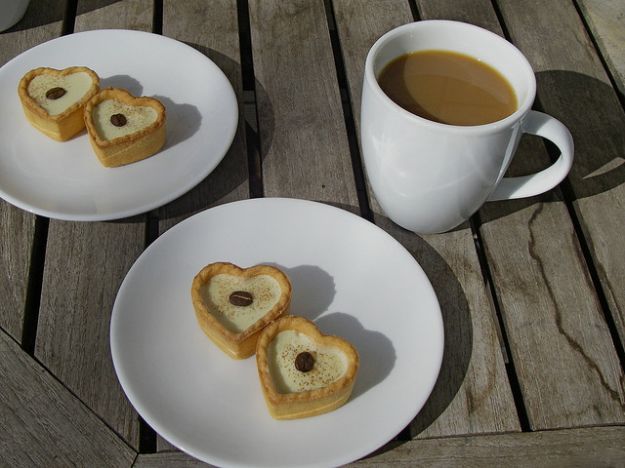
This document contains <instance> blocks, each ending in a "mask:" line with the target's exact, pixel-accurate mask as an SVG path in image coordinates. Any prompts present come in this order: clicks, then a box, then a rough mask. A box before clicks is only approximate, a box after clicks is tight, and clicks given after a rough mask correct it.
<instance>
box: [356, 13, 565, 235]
mask: <svg viewBox="0 0 625 468" xmlns="http://www.w3.org/2000/svg"><path fill="white" fill-rule="evenodd" d="M441 51H443V52H441ZM413 61H419V62H421V61H423V62H427V63H426V64H425V65H424V66H423V70H425V71H426V72H427V73H431V74H433V75H434V78H432V79H429V80H428V81H430V82H431V83H430V85H431V86H432V87H431V88H429V89H425V90H423V89H419V88H420V87H421V86H424V87H425V86H430V85H428V84H425V85H419V86H416V87H415V89H410V90H403V91H402V90H401V88H406V87H408V88H409V87H411V85H410V84H408V85H406V84H405V83H401V80H403V78H402V77H401V75H402V74H404V73H405V70H406V69H407V68H408V66H409V65H410V64H411V62H413ZM441 64H442V65H441ZM482 65H484V66H485V67H486V71H484V68H483V67H482ZM395 66H396V67H397V68H398V69H399V71H394V67H395ZM463 67H465V68H463ZM417 68H421V66H419V67H417ZM467 69H472V70H477V76H478V78H477V81H475V80H474V81H473V82H472V81H471V79H470V80H469V82H468V83H467V82H466V79H465V78H466V76H467V73H465V72H464V71H462V70H467ZM459 70H460V71H459ZM385 73H389V74H390V75H389V77H391V78H393V77H394V79H393V80H391V79H389V81H390V82H391V83H390V84H389V85H388V86H387V85H386V84H385V82H386V78H385V77H384V75H385ZM427 73H426V74H427ZM393 75H394V76H393ZM498 75H500V77H499V76H498ZM398 79H399V82H400V83H399V84H397V83H398ZM417 79H421V78H417ZM463 80H464V82H463V83H460V81H463ZM502 80H503V83H504V84H502ZM408 81H410V80H408ZM432 83H433V84H432ZM505 83H507V84H508V85H509V87H510V88H511V90H512V94H513V95H514V99H512V97H511V95H510V90H509V89H507V85H506V84H505ZM439 85H440V86H439ZM476 85H477V86H476ZM500 85H501V86H500ZM474 87H480V88H482V90H481V92H482V94H481V96H482V97H481V98H480V99H478V100H477V107H476V103H475V102H474V103H470V102H469V103H467V102H466V99H467V98H469V95H471V94H472V93H473V91H474V90H473V88H474ZM398 91H402V93H403V97H397V96H395V93H396V92H398ZM404 91H405V92H404ZM448 93H451V94H448ZM489 93H490V94H491V95H492V94H493V93H494V94H495V96H494V97H492V100H494V101H496V104H494V105H493V106H492V107H494V108H495V109H494V112H493V113H491V112H490V111H489V112H486V110H485V109H483V108H482V109H480V108H479V107H480V106H482V107H488V106H489V105H487V104H480V102H482V98H484V94H489ZM406 95H408V96H406ZM448 96H452V97H451V98H449V97H448ZM535 96H536V78H535V76H534V71H533V70H532V67H531V66H530V64H529V62H528V61H527V59H526V58H525V57H524V56H523V54H522V53H521V52H520V51H519V50H518V49H517V48H516V47H514V46H513V45H512V44H511V43H510V42H508V41H506V40H505V39H504V38H502V37H500V36H498V35H496V34H494V33H492V32H490V31H487V30H485V29H482V28H480V27H478V26H474V25H471V24H467V23H461V22H457V21H446V20H428V21H417V22H415V23H410V24H405V25H403V26H399V27H398V28H395V29H393V30H391V31H389V32H388V33H386V34H384V35H383V36H382V37H381V38H380V39H378V40H377V41H376V42H375V44H374V45H373V46H372V47H371V49H370V50H369V53H368V55H367V60H366V62H365V73H364V80H363V90H362V108H361V112H360V120H361V124H360V142H361V149H362V155H363V160H364V166H365V170H366V173H367V178H368V180H369V183H370V186H371V188H372V189H373V193H374V195H375V198H376V200H377V201H378V203H379V204H380V207H381V208H382V210H383V211H384V213H385V214H386V215H387V216H388V217H389V218H390V219H391V220H392V221H394V222H395V223H397V224H399V225H400V226H402V227H404V228H406V229H409V230H411V231H413V232H416V233H419V234H432V233H437V232H444V231H448V230H450V229H453V228H454V227H456V226H458V225H459V224H461V223H462V222H464V221H466V220H467V219H468V218H469V217H470V216H471V215H472V214H473V213H475V212H476V211H477V210H478V209H479V208H480V206H482V204H483V203H484V202H486V201H489V200H507V199H512V198H521V197H529V196H532V195H537V194H539V193H543V192H546V191H547V190H550V189H552V188H553V187H555V186H556V185H557V184H559V183H560V182H561V181H562V179H564V177H566V175H567V174H568V172H569V170H570V168H571V165H572V164H573V139H572V138H571V134H570V133H569V131H568V130H567V128H566V127H565V126H564V125H562V123H560V122H559V121H558V120H557V119H555V118H553V117H551V116H549V115H546V114H543V113H541V112H536V111H533V110H532V109H531V107H532V104H533V102H534V97H535ZM484 99H486V98H484ZM489 99H491V98H489ZM457 100H460V102H455V101H457ZM451 101H454V102H451ZM491 102H492V101H491ZM415 103H416V105H417V106H418V107H421V108H425V112H426V113H422V112H421V111H420V110H419V109H417V108H410V106H411V105H413V104H415ZM452 104H453V105H452ZM448 105H449V106H448ZM465 106H469V107H471V106H472V107H473V108H472V109H469V110H468V112H464V109H462V108H463V107H465ZM406 108H408V110H406ZM441 109H442V110H441ZM524 133H528V134H533V135H538V136H541V137H543V138H546V139H548V140H550V141H551V142H553V143H554V144H555V145H556V146H557V147H558V149H559V150H560V156H559V157H558V159H557V160H556V161H555V162H554V163H553V164H552V165H551V166H549V167H547V168H546V169H543V170H542V171H540V172H537V173H535V174H530V175H527V176H523V177H504V174H505V172H506V170H507V169H508V166H509V165H510V162H511V161H512V158H513V157H514V154H515V152H516V149H517V147H518V144H519V140H520V139H521V136H522V135H523V134H524Z"/></svg>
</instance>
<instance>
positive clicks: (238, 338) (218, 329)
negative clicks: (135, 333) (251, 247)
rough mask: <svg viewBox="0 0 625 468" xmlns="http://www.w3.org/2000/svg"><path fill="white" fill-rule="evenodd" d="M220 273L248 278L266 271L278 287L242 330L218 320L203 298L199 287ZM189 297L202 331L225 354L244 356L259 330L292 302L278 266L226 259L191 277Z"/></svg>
mask: <svg viewBox="0 0 625 468" xmlns="http://www.w3.org/2000/svg"><path fill="white" fill-rule="evenodd" d="M219 274H226V275H232V276H237V277H240V278H242V279H249V278H253V277H255V276H259V275H268V276H271V277H272V278H273V279H275V280H276V281H277V283H278V285H279V287H280V296H279V298H278V300H277V302H276V303H275V304H274V305H273V307H271V309H270V310H268V311H267V312H266V313H265V314H264V315H263V316H262V317H260V318H259V319H258V320H257V321H255V322H254V323H253V324H252V325H251V326H249V327H248V328H246V329H245V330H243V331H241V332H236V331H233V330H231V329H229V328H228V327H226V326H225V325H224V324H223V323H222V322H220V321H219V320H218V319H217V318H216V315H215V311H214V310H211V305H210V304H207V303H206V301H205V300H204V298H203V295H202V290H203V289H204V288H207V287H208V285H209V283H210V282H211V280H212V278H214V277H215V276H216V275H219ZM191 300H192V301H193V308H194V309H195V316H196V318H197V321H198V323H199V324H200V327H201V328H202V330H203V331H204V333H205V334H206V335H207V336H208V337H209V338H210V339H211V340H212V341H213V342H214V343H215V344H216V345H217V346H218V347H219V348H220V349H221V350H222V351H223V352H224V353H226V354H227V355H229V356H230V357H232V358H234V359H245V358H247V357H250V356H251V355H252V354H254V352H255V351H256V342H257V341H258V337H259V335H260V332H261V331H262V330H263V328H265V327H266V326H267V325H268V324H270V323H271V322H272V321H274V320H276V319H277V318H278V317H280V316H281V315H283V314H285V313H287V312H288V309H289V306H290V304H291V282H290V281H289V279H288V277H287V276H286V275H285V274H284V273H283V272H282V271H281V270H279V269H278V268H276V267H273V266H269V265H256V266H253V267H250V268H240V267H238V266H237V265H234V264H232V263H227V262H216V263H211V264H209V265H207V266H205V267H204V268H202V270H200V272H199V273H198V274H197V275H195V278H193V284H192V286H191Z"/></svg>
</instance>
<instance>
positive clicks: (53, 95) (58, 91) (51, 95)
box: [46, 86, 67, 100]
mask: <svg viewBox="0 0 625 468" xmlns="http://www.w3.org/2000/svg"><path fill="white" fill-rule="evenodd" d="M65 93H67V91H65V90H64V89H63V88H60V87H58V86H57V87H56V88H50V89H49V90H48V91H47V92H46V98H48V99H52V100H54V99H58V98H61V97H63V96H64V95H65Z"/></svg>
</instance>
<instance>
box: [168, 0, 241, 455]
mask: <svg viewBox="0 0 625 468" xmlns="http://www.w3.org/2000/svg"><path fill="white" fill-rule="evenodd" d="M163 34H164V35H165V36H169V37H172V38H174V39H177V40H179V41H183V42H185V43H186V44H188V45H190V46H192V47H194V48H195V49H197V50H199V51H200V52H202V53H203V54H204V55H206V56H207V57H209V58H210V59H211V60H212V61H213V62H215V64H217V66H219V68H220V69H221V70H222V71H223V72H224V73H225V74H226V76H227V77H228V79H229V81H230V83H231V84H232V86H233V88H234V90H235V93H236V95H237V101H238V105H239V126H238V129H237V134H236V135H235V137H234V142H233V144H232V146H231V147H230V150H229V151H228V153H227V154H226V156H225V157H224V159H223V161H222V162H221V163H220V164H219V166H217V168H216V169H215V170H214V171H213V172H212V173H211V174H210V175H209V176H208V177H207V178H206V179H204V180H203V181H202V182H201V183H200V184H199V185H198V186H197V187H196V188H194V189H193V190H191V191H190V192H189V193H187V194H186V195H183V196H182V197H180V198H179V199H177V200H174V201H173V202H171V203H169V204H168V205H166V206H164V207H162V208H161V209H159V210H158V216H159V231H160V232H164V231H165V230H167V229H168V228H170V227H171V226H173V225H174V224H176V223H178V222H180V221H181V220H183V219H184V218H186V217H188V216H190V215H192V214H194V213H196V212H198V211H200V210H203V209H206V208H209V207H211V206H215V205H218V204H221V203H228V202H231V201H235V200H240V199H244V198H248V197H249V184H248V168H247V147H246V143H245V119H244V117H243V110H244V103H243V85H242V80H241V65H240V49H239V28H238V22H237V5H236V0H219V1H214V2H210V3H208V2H205V1H203V0H188V1H185V2H177V1H173V0H172V1H165V2H164V4H163ZM157 450H158V451H172V450H176V448H175V447H174V446H173V445H171V444H169V443H168V442H167V441H166V440H165V439H163V438H162V437H160V436H158V437H157Z"/></svg>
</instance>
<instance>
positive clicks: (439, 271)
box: [0, 0, 625, 466]
mask: <svg viewBox="0 0 625 468" xmlns="http://www.w3.org/2000/svg"><path fill="white" fill-rule="evenodd" d="M430 18H446V19H455V20H462V21H466V22H469V23H474V24H477V25H480V26H482V27H484V28H487V29H490V30H492V31H494V32H496V33H497V34H500V35H502V36H504V37H506V38H507V39H509V40H510V41H512V42H513V43H514V44H516V45H517V47H519V48H520V49H521V50H522V51H523V52H524V53H525V54H526V56H527V57H528V59H529V61H530V62H531V63H532V65H533V67H534V69H535V72H536V75H537V81H538V95H537V99H536V103H535V108H537V109H539V110H543V111H544V112H547V113H549V114H551V115H553V116H555V117H557V118H558V119H560V120H561V121H562V122H564V123H565V124H566V125H567V126H568V128H569V129H570V130H571V132H572V134H573V137H574V140H575V145H576V154H575V158H576V159H575V163H574V165H573V169H572V172H571V173H570V175H569V177H568V178H567V179H566V180H565V181H564V182H563V183H562V184H561V185H560V186H559V187H558V188H557V189H555V190H553V191H552V192H550V193H547V194H544V195H542V196H538V197H533V198H530V199H526V200H520V201H510V202H500V203H489V204H487V205H486V206H484V207H483V208H482V209H481V210H480V211H479V213H477V214H476V215H475V216H473V217H472V219H471V220H470V222H468V223H466V224H465V225H463V226H461V227H460V228H458V229H455V230H453V231H451V232H448V233H445V234H439V235H432V236H425V237H419V236H417V235H414V234H412V233H410V232H407V231H405V230H402V229H400V228H398V227H397V226H396V225H394V224H393V223H392V222H390V221H389V220H388V219H387V218H386V217H385V216H384V214H383V213H382V212H381V210H380V209H379V207H378V205H377V203H376V201H375V199H374V198H373V196H372V193H371V190H370V189H369V187H368V185H367V182H366V178H365V176H364V175H363V168H362V164H361V161H360V150H359V142H358V138H357V134H358V127H359V107H360V90H361V82H362V74H363V66H364V59H365V56H366V52H367V50H368V48H369V47H370V46H371V45H372V43H373V42H374V41H375V39H377V38H378V37H379V36H380V35H382V34H383V33H384V32H386V31H388V30H389V29H391V28H393V27H395V26H398V25H401V24H404V23H408V22H411V21H414V20H421V19H430ZM100 28H125V29H138V30H143V31H152V32H155V33H159V34H163V35H165V36H169V37H172V38H175V39H177V40H180V41H184V42H186V43H187V44H190V45H192V46H193V47H195V48H196V49H198V50H199V51H201V52H202V53H204V54H206V55H207V56H208V57H210V58H211V59H212V60H213V61H214V62H215V63H217V65H218V66H219V67H220V68H221V69H222V70H223V71H224V72H225V73H226V75H227V76H228V78H229V80H230V81H231V83H232V85H233V87H234V89H235V91H236V93H237V96H238V100H239V105H240V122H239V128H238V133H237V135H236V137H235V141H234V143H233V145H232V147H231V148H230V151H229V152H228V154H227V155H226V157H225V159H224V160H223V162H222V163H221V164H220V166H219V167H218V168H217V169H216V170H215V171H214V172H213V173H212V174H211V175H210V176H209V177H207V178H206V179H205V180H204V181H203V182H202V183H200V184H199V185H198V186H197V187H196V188H195V189H193V190H191V191H190V192H189V193H187V194H186V195H184V196H182V197H181V198H179V199H178V200H175V201H173V202H171V203H170V204H168V205H166V206H164V207H162V208H159V209H157V210H154V211H152V212H149V213H146V214H144V215H140V216H138V217H134V218H133V219H122V220H119V221H116V222H67V221H58V220H54V219H46V218H44V217H40V216H35V215H32V214H30V213H27V212H24V211H21V210H19V209H17V208H15V207H13V206H11V205H9V204H8V203H6V202H4V201H0V261H1V264H0V265H1V267H0V297H1V299H2V300H1V301H0V350H1V352H0V465H1V466H129V465H136V466H183V465H184V466H193V465H194V464H195V463H196V462H195V461H194V460H193V459H191V458H190V457H189V456H187V455H185V454H183V453H182V452H179V451H177V450H176V449H175V448H174V447H172V446H170V445H169V444H168V443H167V442H166V441H165V440H163V439H162V438H161V437H159V436H158V435H157V434H155V433H154V431H153V430H152V429H151V428H150V427H148V426H147V425H146V424H145V423H144V422H142V421H141V419H140V418H139V416H138V415H137V413H136V412H135V410H134V409H133V408H132V406H131V405H130V403H129V402H128V400H127V399H126V397H125V395H124V393H123V392H122V390H121V387H120V385H119V384H118V381H117V378H116V376H115V373H114V370H113V366H112V361H111V354H110V347H109V319H110V313H111V309H112V304H113V301H114V299H115V296H116V293H117V290H118V287H119V285H120V283H121V281H122V280H123V278H124V276H125V274H126V272H127V271H128V269H129V268H130V266H131V265H132V264H133V262H134V261H135V260H136V259H137V257H138V256H139V255H140V254H141V252H142V251H143V250H144V249H145V248H146V246H147V245H148V244H149V243H150V242H152V241H153V240H154V239H155V238H157V237H158V236H159V235H160V234H161V233H163V232H164V231H165V230H167V229H168V228H170V227H171V226H173V225H175V224H176V223H178V222H180V221H182V220H183V219H185V218H187V217H189V216H191V215H192V214H194V213H197V212H199V211H201V210H204V209H207V208H210V207H213V206H216V205H220V204H223V203H227V202H231V201H235V200H241V199H246V198H253V197H263V196H264V197H275V196H280V197H294V198H302V199H309V200H317V201H321V202H324V203H328V204H331V205H334V206H338V207H341V208H343V209H345V210H348V211H351V212H354V213H357V214H359V215H361V216H363V217H365V218H366V219H368V220H370V221H371V222H373V223H375V224H377V225H379V226H380V227H382V228H383V229H384V230H386V231H387V232H388V233H389V234H390V235H391V236H393V237H394V238H396V239H397V240H398V241H399V242H401V243H402V244H403V245H404V246H405V247H406V249H407V250H408V251H409V252H410V253H411V254H412V255H413V256H414V258H415V259H416V260H417V261H418V262H419V264H420V265H421V266H422V267H423V269H424V270H425V272H426V273H427V275H428V277H429V279H430V281H431V282H432V284H433V286H434V288H435V290H436V292H437V294H438V297H439V301H440V304H441V308H442V313H443V318H444V323H445V337H446V344H445V351H444V358H443V366H442V370H441V374H440V377H439V379H438V382H437V384H436V387H435V389H434V391H433V393H432V395H431V397H430V399H429V400H428V402H427V404H426V405H425V407H424V408H423V409H422V411H421V412H420V413H419V414H418V416H417V417H416V418H414V420H413V421H412V422H411V423H410V425H409V426H408V427H406V429H405V430H404V431H403V432H401V433H400V434H399V435H398V436H397V437H396V438H395V439H394V440H393V441H391V442H390V443H389V444H387V445H386V446H384V447H382V448H381V449H380V450H379V451H377V452H375V453H374V454H372V455H371V456H369V457H367V458H365V459H362V460H360V461H357V462H355V464H356V465H370V464H372V465H378V464H398V465H408V466H417V465H426V466H427V465H436V466H456V465H458V466H477V465H479V466H490V465H497V466H502V465H508V464H511V465H515V466H517V465H518V466H537V465H566V466H571V465H576V466H607V465H611V466H615V465H621V466H623V465H625V389H624V385H625V376H624V373H623V366H624V363H625V352H624V345H623V344H624V342H625V242H624V241H623V231H624V230H625V165H623V162H624V161H625V114H624V112H623V106H624V105H625V97H624V94H625V56H624V55H623V44H624V43H625V4H624V3H623V2H622V1H621V0H575V1H567V0H549V1H539V0H534V1H532V0H523V1H518V0H494V1H490V0H462V1H460V0H415V1H412V0H411V1H404V0H379V1H361V0H328V1H326V2H324V1H322V0H297V1H295V0H287V1H280V0H238V1H237V0H211V1H208V0H206V1H203V0H183V1H175V0H164V1H158V0H157V1H154V2H153V1H151V0H125V1H109V0H78V1H71V0H67V1H62V0H59V1H56V2H45V1H43V0H32V1H31V4H30V7H29V9H28V11H27V13H26V16H25V18H24V19H23V20H22V21H21V22H20V23H18V24H17V25H16V26H15V27H14V28H12V29H11V30H9V31H7V32H4V33H1V34H0V64H3V63H6V62H7V61H8V60H10V59H12V58H13V57H15V56H16V55H18V54H19V53H21V52H23V51H25V50H27V49H29V48H31V47H33V46H35V45H37V44H39V43H42V42H44V41H47V40H50V39H53V38H55V37H59V36H61V35H63V34H71V33H72V32H78V31H85V30H91V29H100ZM16 118H21V117H17V116H16ZM555 156H557V154H555V155H554V154H553V149H552V148H551V147H550V146H546V145H545V144H544V143H543V142H542V140H538V139H536V138H531V137H528V138H526V139H524V140H523V142H522V144H521V147H520V149H519V152H518V154H517V157H516V159H515V161H514V163H513V167H512V168H511V169H510V171H509V173H511V174H522V173H527V172H530V171H533V170H535V169H536V168H540V167H544V166H546V165H547V164H548V163H549V161H550V160H552V159H553V158H554V157H555ZM0 157H2V155H0ZM372 430H374V429H372ZM197 463H198V464H200V463H199V462H197Z"/></svg>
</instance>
